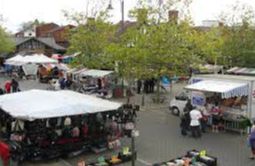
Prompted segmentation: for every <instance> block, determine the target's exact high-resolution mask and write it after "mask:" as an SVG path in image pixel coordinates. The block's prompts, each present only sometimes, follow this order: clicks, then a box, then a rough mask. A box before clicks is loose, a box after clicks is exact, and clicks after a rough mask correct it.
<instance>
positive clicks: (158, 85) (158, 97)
mask: <svg viewBox="0 0 255 166" xmlns="http://www.w3.org/2000/svg"><path fill="white" fill-rule="evenodd" d="M159 102H160V79H159V78H157V93H156V97H155V103H159Z"/></svg>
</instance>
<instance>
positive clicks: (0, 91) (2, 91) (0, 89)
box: [0, 87, 4, 95]
mask: <svg viewBox="0 0 255 166" xmlns="http://www.w3.org/2000/svg"><path fill="white" fill-rule="evenodd" d="M3 94H4V90H3V88H1V87H0V95H3Z"/></svg>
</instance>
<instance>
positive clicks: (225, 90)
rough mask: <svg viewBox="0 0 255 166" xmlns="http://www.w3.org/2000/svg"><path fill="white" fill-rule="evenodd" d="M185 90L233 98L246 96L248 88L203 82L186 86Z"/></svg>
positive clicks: (212, 81)
mask: <svg viewBox="0 0 255 166" xmlns="http://www.w3.org/2000/svg"><path fill="white" fill-rule="evenodd" d="M185 89H189V90H194V91H205V92H216V93H221V94H222V98H230V97H235V96H247V95H248V89H249V88H248V84H247V83H239V82H230V81H218V80H203V81H200V82H197V83H194V84H191V85H187V86H186V87H185Z"/></svg>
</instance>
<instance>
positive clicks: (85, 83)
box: [68, 68, 114, 98]
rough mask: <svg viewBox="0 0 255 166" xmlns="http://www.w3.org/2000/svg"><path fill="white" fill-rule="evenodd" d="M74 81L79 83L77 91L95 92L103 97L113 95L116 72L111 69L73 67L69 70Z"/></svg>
mask: <svg viewBox="0 0 255 166" xmlns="http://www.w3.org/2000/svg"><path fill="white" fill-rule="evenodd" d="M68 73H70V74H71V75H72V78H73V82H75V83H76V84H77V87H76V88H75V89H76V91H78V92H81V93H85V94H95V95H97V96H101V97H109V98H110V97H111V96H112V95H111V94H112V85H113V79H114V72H113V71H111V70H95V69H86V68H82V69H73V70H69V72H68Z"/></svg>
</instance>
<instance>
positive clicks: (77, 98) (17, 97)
mask: <svg viewBox="0 0 255 166" xmlns="http://www.w3.org/2000/svg"><path fill="white" fill-rule="evenodd" d="M121 106H122V104H121V103H117V102H111V101H108V100H104V99H100V98H97V97H93V96H89V95H84V94H80V93H77V92H73V91H68V90H64V91H47V90H29V91H24V92H18V93H12V94H5V95H2V96H0V108H1V109H2V110H3V111H5V112H6V113H8V114H10V115H11V116H12V117H14V118H17V119H23V120H30V121H32V120H35V119H46V118H54V117H64V116H72V115H81V114H91V113H97V112H105V111H113V110H117V109H118V108H120V107H121Z"/></svg>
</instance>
